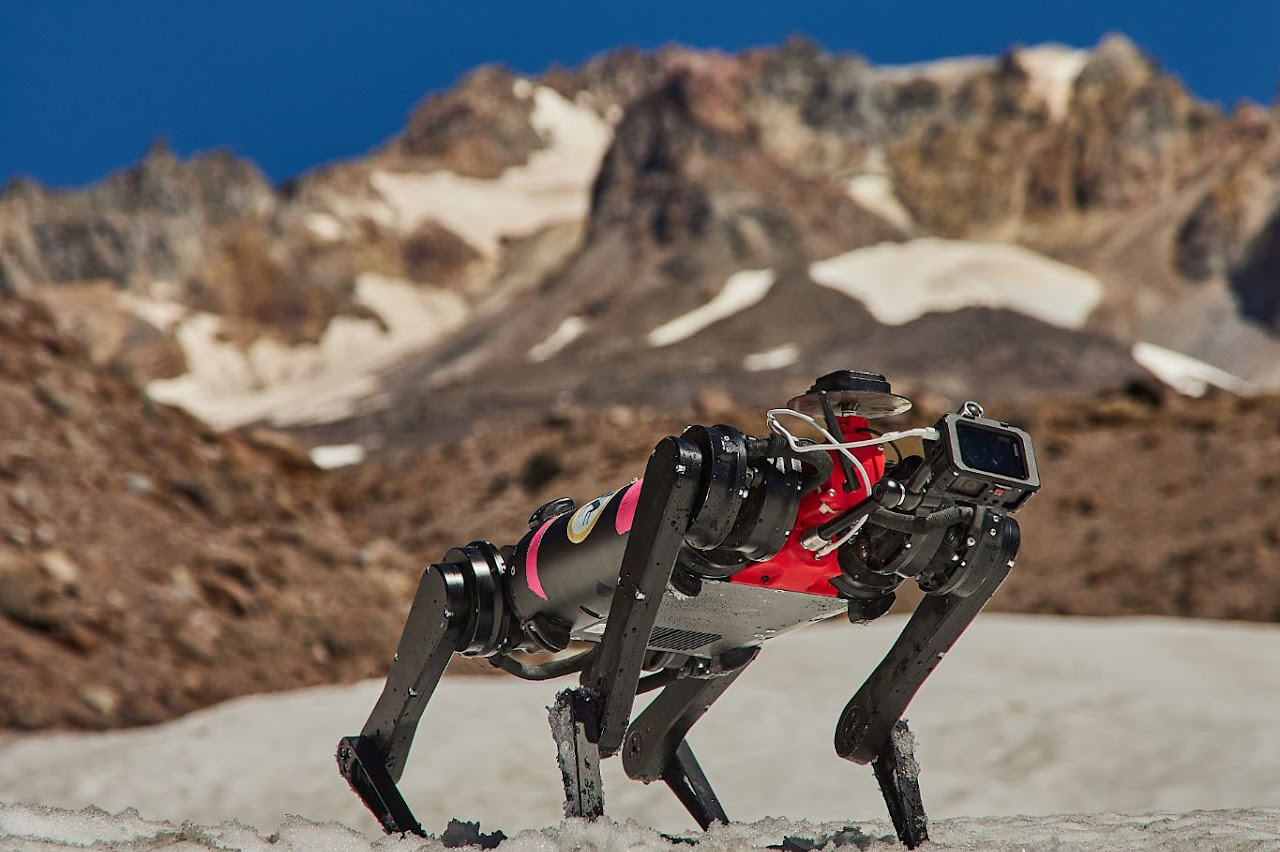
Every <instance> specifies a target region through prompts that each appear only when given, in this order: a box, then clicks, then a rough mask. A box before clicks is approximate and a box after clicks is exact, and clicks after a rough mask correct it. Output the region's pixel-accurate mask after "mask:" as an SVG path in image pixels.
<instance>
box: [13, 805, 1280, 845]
mask: <svg viewBox="0 0 1280 852" xmlns="http://www.w3.org/2000/svg"><path fill="white" fill-rule="evenodd" d="M930 835H931V838H932V840H933V843H932V844H931V845H930V847H929V848H931V849H954V850H973V851H974V852H976V850H991V852H997V850H998V852H1015V850H1016V851H1017V852H1095V850H1097V852H1114V850H1127V849H1135V850H1136V849H1141V850H1148V852H1184V850H1185V852H1203V850H1215V852H1253V850H1258V852H1262V850H1268V851H1269V850H1274V849H1276V844H1277V842H1280V811H1277V810H1254V811H1243V810H1234V811H1203V812H1197V813H1191V814H1182V815H1179V814H1167V815H1165V814H1155V815H1151V816H1124V815H1119V814H1101V815H1090V814H1085V815H1080V816H1065V817H1061V816H1060V817H1040V818H1026V817H988V818H985V819H952V820H942V821H940V822H936V823H934V824H933V825H931V826H930ZM697 836H698V838H699V842H698V844H697V846H696V847H689V846H687V845H684V844H673V843H672V842H671V841H669V840H667V839H666V838H664V837H663V836H662V835H661V834H659V833H658V832H657V831H654V830H653V829H649V828H644V827H642V826H639V825H636V824H635V823H634V822H630V821H627V822H625V823H618V822H615V821H613V820H611V819H603V820H600V821H599V822H595V823H589V822H585V821H583V820H565V821H563V822H561V823H560V825H559V826H557V827H553V828H545V829H542V830H530V831H524V832H521V833H519V834H516V835H515V836H514V837H511V838H510V839H508V840H507V841H506V842H504V843H503V844H502V845H501V846H500V847H498V848H500V849H502V850H504V852H553V850H561V852H615V850H627V852H671V850H673V849H689V848H697V849H699V850H705V852H737V850H747V849H770V848H772V849H777V848H783V849H791V850H807V849H824V850H836V849H858V850H869V852H890V850H893V852H901V850H902V848H903V847H902V846H900V845H898V843H897V842H896V841H895V840H894V839H893V837H892V836H891V830H890V828H889V825H888V824H887V823H886V822H883V821H879V822H872V823H859V824H858V825H849V824H847V823H843V822H832V823H825V824H821V823H809V822H800V821H792V820H781V819H768V820H761V821H760V822H757V823H754V824H751V825H741V824H738V825H729V826H715V827H713V828H712V829H711V831H709V832H707V833H706V834H703V835H697ZM787 841H790V842H789V843H788V842H787ZM0 842H3V844H4V849H5V850H6V852H49V850H55V849H82V848H84V847H86V846H89V845H93V848H95V849H135V850H143V849H145V850H147V852H196V850H208V849H212V850H236V852H304V850H305V852H386V850H396V852H436V850H442V849H445V848H447V847H445V846H444V845H443V844H442V843H441V842H440V840H438V839H436V838H430V839H426V840H421V839H418V838H415V837H406V838H403V839H401V838H399V837H394V838H391V837H383V838H379V839H377V840H371V839H370V838H368V837H366V836H364V835H361V834H358V833H357V832H355V831H352V830H351V829H349V828H347V827H345V826H342V825H339V824H337V823H334V822H328V823H316V822H311V821H309V820H305V819H302V818H300V817H289V818H288V819H287V820H285V822H284V823H283V824H282V825H281V826H280V828H279V830H277V831H276V832H275V833H274V834H272V835H271V836H270V837H263V836H261V835H259V834H258V833H257V832H255V831H253V830H252V829H250V828H248V827H246V826H244V825H239V824H236V823H223V824H222V825H218V826H198V825H194V824H191V823H187V824H185V825H182V826H177V825H174V824H172V823H167V822H155V821H150V820H144V819H142V818H140V817H139V816H138V815H137V814H136V813H132V812H126V813H122V814H119V815H117V816H112V815H110V814H107V813H105V812H104V811H99V810H94V809H87V810H82V811H79V812H72V811H66V810H57V809H52V808H43V807H39V806H33V805H4V804H0ZM780 844H781V847H780ZM472 848H474V847H472Z"/></svg>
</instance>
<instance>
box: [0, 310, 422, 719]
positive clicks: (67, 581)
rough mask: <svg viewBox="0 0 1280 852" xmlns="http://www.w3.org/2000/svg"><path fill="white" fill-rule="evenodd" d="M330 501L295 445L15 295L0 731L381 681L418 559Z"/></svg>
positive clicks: (9, 364) (166, 713) (0, 597)
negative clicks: (95, 357) (135, 367)
mask: <svg viewBox="0 0 1280 852" xmlns="http://www.w3.org/2000/svg"><path fill="white" fill-rule="evenodd" d="M324 489H325V485H324V484H323V483H322V482H321V481H320V480H319V478H318V472H317V471H315V469H314V468H312V467H311V465H310V462H309V461H308V459H307V458H306V456H305V454H303V453H301V452H300V451H299V450H297V449H296V447H291V445H290V444H289V442H288V441H287V440H285V439H284V438H283V436H279V435H273V434H271V433H263V432H258V433H255V434H254V435H252V436H244V435H241V436H220V435H218V434H216V433H214V432H212V431H211V430H210V429H209V428H208V427H206V426H204V425H203V424H201V423H200V422H199V421H197V420H195V419H194V418H192V417H190V416H189V415H186V414H185V413H183V412H181V411H178V410H176V409H172V408H169V407H167V406H161V405H156V404H155V403H152V402H150V401H149V400H147V399H146V398H144V397H142V396H141V395H140V394H139V393H138V391H137V390H136V389H135V388H133V387H132V386H131V385H129V384H128V383H127V382H125V381H123V380H121V379H119V378H116V377H113V376H109V375H104V374H103V373H102V372H101V371H100V370H98V369H96V368H94V367H93V365H92V364H91V363H90V362H89V361H88V360H87V358H86V357H85V355H84V353H82V352H80V351H78V350H77V348H76V346H75V345H74V343H72V342H71V341H69V340H68V339H67V338H65V337H63V336H61V335H59V334H58V333H57V331H56V330H55V328H54V323H53V320H52V318H51V317H50V316H49V314H48V313H47V311H45V310H44V309H43V308H40V307H37V306H34V305H32V304H30V303H27V302H24V301H20V300H15V299H13V298H4V299H0V498H2V499H0V677H2V678H3V680H4V683H5V688H4V690H3V691H2V692H0V728H10V727H17V728H40V727H49V726H67V725H72V726H82V727H102V726H114V725H121V724H141V723H145V722H154V721H158V720H160V719H164V718H169V717H171V716H174V715H176V714H179V713H183V712H186V711H188V710H191V709H194V708H196V707H201V706H204V705H207V704H210V703H213V702H215V701H219V700H223V699H226V698H230V697H232V696H235V695H241V694H244V693H246V692H257V691H262V690H270V689H279V688H282V687H285V686H289V685H297V684H303V683H322V682H327V681H330V680H332V679H335V678H338V679H350V678H357V677H362V676H366V675H369V674H373V673H375V672H377V671H378V670H379V668H380V666H381V665H382V658H383V657H385V656H386V653H387V652H386V649H387V648H388V647H390V646H392V645H393V644H394V642H395V639H396V637H397V635H398V631H399V625H398V624H394V623H392V622H391V621H390V620H388V619H386V618H385V617H384V616H383V613H384V612H385V611H386V610H387V608H391V609H396V608H398V607H399V603H400V601H401V600H403V599H405V596H406V595H409V594H411V593H412V589H413V584H414V583H415V582H416V578H415V577H414V575H415V573H416V570H415V569H416V563H417V561H418V560H417V559H416V558H414V557H412V556H410V555H409V554H407V553H405V552H404V551H402V550H401V549H400V548H398V547H397V546H396V545H395V544H393V543H392V542H390V541H389V540H385V539H377V538H374V539H356V538H353V537H352V536H351V535H349V534H348V533H347V532H346V530H345V529H344V527H343V524H342V522H341V520H340V519H339V518H338V517H337V516H336V515H335V514H334V512H333V510H332V509H331V508H330V507H329V505H328V501H327V500H326V499H324Z"/></svg>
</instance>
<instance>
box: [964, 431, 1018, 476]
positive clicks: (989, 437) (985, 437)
mask: <svg viewBox="0 0 1280 852" xmlns="http://www.w3.org/2000/svg"><path fill="white" fill-rule="evenodd" d="M956 438H958V439H959V442H960V460H961V461H962V462H964V463H965V464H966V465H967V466H969V467H971V468H973V469H974V470H981V471H983V472H985V473H994V474H995V475H997V476H1006V477H1008V478H1009V479H1026V478H1027V462H1026V460H1025V459H1024V458H1023V453H1022V441H1021V440H1020V439H1019V438H1018V436H1016V435H1011V434H1009V433H1008V432H996V431H993V430H991V429H984V428H982V427H981V426H974V425H971V424H969V423H963V422H959V423H956Z"/></svg>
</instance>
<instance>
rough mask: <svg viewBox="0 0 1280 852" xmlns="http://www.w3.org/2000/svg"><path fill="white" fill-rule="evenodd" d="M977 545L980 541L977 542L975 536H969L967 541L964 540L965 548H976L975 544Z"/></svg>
mask: <svg viewBox="0 0 1280 852" xmlns="http://www.w3.org/2000/svg"><path fill="white" fill-rule="evenodd" d="M977 543H978V540H977V539H976V538H974V537H973V536H969V537H968V538H966V539H965V540H964V545H965V547H973V546H974V545H975V544H977Z"/></svg>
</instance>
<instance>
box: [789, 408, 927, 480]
mask: <svg viewBox="0 0 1280 852" xmlns="http://www.w3.org/2000/svg"><path fill="white" fill-rule="evenodd" d="M780 414H787V415H790V416H791V417H796V418H798V419H800V420H803V421H804V422H806V423H808V424H809V425H810V426H812V427H813V428H814V429H817V430H818V432H819V433H821V434H822V437H824V438H826V439H827V443H825V444H808V445H801V444H800V443H799V442H798V441H797V440H796V436H795V435H793V434H791V432H790V431H788V430H787V427H785V426H783V425H782V424H781V423H779V422H778V415H780ZM765 420H766V422H767V423H768V424H769V430H770V431H772V432H773V433H774V434H777V435H781V436H782V437H783V438H785V439H786V441H787V444H788V445H789V446H790V447H791V449H792V450H794V451H795V452H797V453H816V452H818V451H819V450H839V451H840V452H842V453H844V455H845V456H846V457H847V458H848V459H849V460H850V461H851V462H853V465H854V467H856V468H857V469H858V473H860V474H862V483H863V487H864V488H866V490H867V493H868V494H870V493H871V477H870V475H868V474H867V469H866V468H865V467H863V466H862V462H861V461H860V460H859V459H858V457H857V456H855V455H854V454H853V453H851V452H849V451H850V450H853V449H857V448H858V447H870V446H873V445H875V444H883V443H886V442H889V441H897V440H899V439H901V438H914V437H920V438H927V439H929V440H931V441H936V440H938V438H939V435H938V430H937V429H935V428H933V427H932V426H924V427H921V428H919V429H904V430H902V431H899V432H885V433H884V434H883V435H880V436H878V437H875V438H869V439H867V440H863V441H837V440H836V437H835V435H832V434H831V433H830V432H828V431H827V430H826V429H825V428H824V427H823V425H822V424H821V423H819V422H818V421H817V420H815V419H814V418H812V417H810V416H809V415H807V414H805V413H804V412H802V411H795V410H793V409H790V408H771V409H769V410H768V411H767V412H766V413H765Z"/></svg>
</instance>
